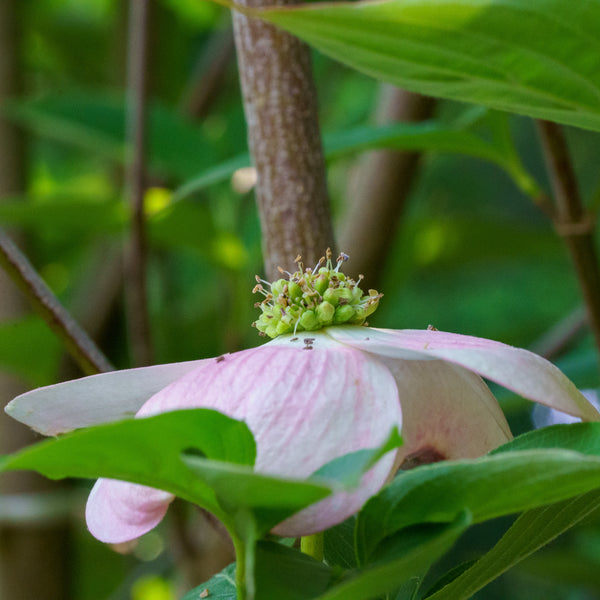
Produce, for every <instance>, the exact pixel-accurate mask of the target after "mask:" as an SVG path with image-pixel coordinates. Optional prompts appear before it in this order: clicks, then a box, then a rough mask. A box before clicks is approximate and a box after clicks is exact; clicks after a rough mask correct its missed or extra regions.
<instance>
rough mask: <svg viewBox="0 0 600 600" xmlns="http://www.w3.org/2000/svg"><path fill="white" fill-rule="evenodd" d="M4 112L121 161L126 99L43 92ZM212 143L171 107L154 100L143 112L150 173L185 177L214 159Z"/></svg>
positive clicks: (48, 134)
mask: <svg viewBox="0 0 600 600" xmlns="http://www.w3.org/2000/svg"><path fill="white" fill-rule="evenodd" d="M5 110H6V112H7V114H8V116H10V117H12V118H13V119H15V120H17V121H19V122H21V123H23V124H25V125H26V126H28V127H29V128H31V129H33V130H34V131H36V132H37V133H38V134H41V135H43V136H45V137H49V138H51V139H55V140H59V141H61V142H66V143H68V144H71V145H74V146H77V147H79V148H84V149H85V150H87V151H90V152H93V153H95V154H99V155H101V156H104V157H106V158H108V159H110V160H114V161H117V162H121V163H122V162H124V161H126V160H127V157H128V153H129V152H130V150H129V149H128V148H127V145H126V143H125V99H124V98H122V97H119V96H110V95H106V94H98V93H96V94H93V93H90V92H88V93H82V92H79V93H69V94H63V95H48V96H46V97H42V98H35V99H31V100H25V101H19V102H13V103H11V104H10V105H8V107H5ZM211 147H212V146H211V144H210V142H209V140H207V138H206V136H205V135H204V133H203V132H202V130H201V129H200V128H198V126H196V125H195V124H193V123H191V122H189V121H188V120H186V119H185V118H183V117H182V116H181V115H179V114H177V113H176V112H175V111H173V110H171V109H170V108H167V107H165V106H163V105H161V104H159V103H153V104H152V105H151V106H150V109H149V111H148V160H149V166H150V170H151V171H152V172H154V173H159V174H167V175H172V176H175V177H189V176H190V175H192V174H193V173H194V172H196V171H197V170H198V167H199V165H201V164H202V163H204V166H205V167H208V166H209V165H210V163H211V161H212V159H213V155H214V153H213V152H210V151H209V149H210V148H211Z"/></svg>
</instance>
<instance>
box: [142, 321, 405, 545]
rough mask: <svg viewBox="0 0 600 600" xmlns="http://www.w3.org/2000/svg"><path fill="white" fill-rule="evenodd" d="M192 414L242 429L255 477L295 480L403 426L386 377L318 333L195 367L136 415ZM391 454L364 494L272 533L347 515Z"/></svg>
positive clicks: (318, 508) (308, 529)
mask: <svg viewBox="0 0 600 600" xmlns="http://www.w3.org/2000/svg"><path fill="white" fill-rule="evenodd" d="M305 339H310V340H311V342H310V343H305V341H304V340H305ZM191 407H207V408H214V409H217V410H219V411H221V412H223V413H225V414H227V415H229V416H231V417H234V418H236V419H241V420H244V421H245V422H246V423H247V424H248V426H249V427H250V430H251V431H252V433H253V434H254V437H255V439H256V443H257V457H256V464H255V468H256V470H257V471H258V472H261V473H266V474H271V475H281V476H286V477H295V478H305V477H308V476H309V475H311V474H312V473H313V472H314V471H316V470H317V469H319V468H320V467H322V466H323V465H324V464H325V463H327V462H329V461H331V460H333V459H334V458H337V457H338V456H342V455H343V454H347V453H349V452H354V451H356V450H360V449H363V448H371V447H376V446H378V445H380V444H381V443H383V442H384V441H385V439H386V438H387V436H388V435H389V432H390V429H391V428H392V427H393V426H394V425H396V426H398V427H400V426H401V423H402V419H401V413H400V405H399V402H398V392H397V389H396V384H395V381H394V378H393V377H392V375H391V373H390V372H389V370H388V369H387V368H386V367H385V366H384V365H383V364H382V363H381V361H379V360H378V359H377V358H375V357H372V356H370V355H368V354H366V353H363V352H358V351H356V350H353V349H352V348H350V347H347V346H344V345H340V344H338V343H337V342H335V341H333V340H332V339H331V338H329V337H328V336H327V335H325V334H323V333H311V335H310V338H309V337H306V338H297V337H296V338H294V337H292V336H283V337H280V338H277V339H276V340H274V341H273V342H270V343H268V344H265V345H264V346H260V347H258V348H255V349H252V350H245V351H242V352H237V353H235V354H231V355H229V356H227V357H225V358H224V360H219V361H218V362H217V361H216V360H215V361H213V362H212V363H210V364H208V365H202V366H201V367H199V368H198V369H196V370H195V371H193V372H191V373H189V374H188V375H186V376H184V377H183V378H182V379H180V380H179V381H177V382H175V383H174V384H172V385H170V386H168V387H167V388H165V389H164V390H162V391H161V392H159V393H158V394H156V395H155V396H154V397H153V398H152V399H151V400H149V401H148V402H147V403H146V404H145V405H144V407H143V408H142V409H141V410H140V412H139V416H149V415H152V414H156V413H161V412H165V411H168V410H174V409H181V408H191ZM393 455H394V453H393V452H392V453H389V454H388V455H387V456H385V457H384V458H383V459H382V460H381V461H380V462H379V463H378V464H377V465H376V466H375V467H374V468H373V469H372V470H371V471H370V472H369V473H368V474H367V476H366V478H365V487H364V488H361V489H359V490H357V491H356V492H353V493H351V494H346V495H345V496H343V497H334V498H328V499H325V500H323V501H321V502H320V503H318V504H316V505H315V506H312V507H309V508H307V509H305V510H304V511H301V512H300V513H298V514H297V515H296V516H294V517H292V518H291V519H290V520H288V521H287V522H286V524H285V525H280V526H279V527H278V528H277V531H278V532H279V533H281V534H285V535H300V534H304V535H306V534H309V533H314V532H315V531H319V530H322V529H325V528H327V527H329V526H331V525H334V524H335V523H339V522H341V521H342V520H344V519H345V518H347V517H348V516H350V515H351V514H353V513H355V512H356V511H357V510H358V509H359V508H360V507H361V506H362V504H363V503H364V502H365V501H366V500H367V499H368V498H369V497H370V496H371V495H373V494H374V493H375V492H377V491H378V489H379V488H380V487H381V486H382V485H383V484H384V482H385V480H386V478H387V476H388V475H389V473H390V470H391V468H392V465H393V461H394V456H393Z"/></svg>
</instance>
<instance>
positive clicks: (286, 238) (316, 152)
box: [233, 0, 334, 277]
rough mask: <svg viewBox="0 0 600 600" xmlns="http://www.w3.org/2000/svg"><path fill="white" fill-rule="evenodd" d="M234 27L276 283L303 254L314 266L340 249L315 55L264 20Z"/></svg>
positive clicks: (240, 20)
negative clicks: (331, 249) (319, 107)
mask: <svg viewBox="0 0 600 600" xmlns="http://www.w3.org/2000/svg"><path fill="white" fill-rule="evenodd" d="M241 4H243V5H246V6H260V5H261V4H262V2H260V1H257V0H243V1H242V2H241ZM276 4H278V5H284V4H290V2H288V0H280V1H279V2H276ZM233 24H234V33H235V43H236V49H237V56H238V66H239V72H240V79H241V83H242V93H243V99H244V110H245V113H246V121H247V126H248V141H249V146H250V152H251V154H252V157H253V161H254V165H255V167H256V169H257V173H258V182H257V186H256V199H257V202H258V208H259V213H260V220H261V227H262V234H263V256H264V260H265V269H266V273H267V276H268V277H276V276H278V273H277V266H281V267H283V268H286V269H290V268H292V267H294V258H295V257H296V255H297V254H301V255H302V257H303V259H304V262H305V264H307V265H310V264H314V263H316V262H317V260H318V259H319V258H320V257H321V256H322V255H323V254H324V252H325V250H326V248H327V247H328V246H331V247H334V238H333V227H332V222H331V215H330V210H329V200H328V195H327V184H326V173H325V163H324V159H323V150H322V144H321V136H320V132H319V124H318V114H317V100H316V91H315V87H314V82H313V78H312V69H311V64H310V53H309V50H308V47H307V46H305V45H304V44H303V43H302V42H300V41H299V40H298V39H296V38H294V37H293V36H291V35H290V34H288V33H285V32H283V31H281V30H279V29H276V28H275V27H274V26H273V25H269V24H267V23H264V22H262V21H259V20H258V19H251V18H247V17H245V16H243V15H241V14H238V13H234V14H233Z"/></svg>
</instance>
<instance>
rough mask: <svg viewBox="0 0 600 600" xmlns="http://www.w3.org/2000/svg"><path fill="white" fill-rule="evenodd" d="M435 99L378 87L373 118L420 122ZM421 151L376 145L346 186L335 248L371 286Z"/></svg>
mask: <svg viewBox="0 0 600 600" xmlns="http://www.w3.org/2000/svg"><path fill="white" fill-rule="evenodd" d="M434 106H435V100H434V99H433V98H428V97H426V96H421V95H419V94H413V93H411V92H406V91H404V90H401V89H399V88H396V87H392V86H388V85H386V86H382V89H381V95H380V100H379V106H378V107H377V114H376V121H377V122H378V123H381V124H383V123H391V122H395V121H406V122H414V121H422V120H425V119H428V118H430V117H431V116H432V114H433V109H434ZM420 156H421V153H419V152H400V151H395V150H379V151H376V152H370V153H369V154H367V155H366V156H365V157H364V159H363V160H362V161H361V162H360V163H359V165H358V167H357V171H356V173H355V174H354V175H353V176H352V178H351V184H350V186H349V189H348V202H349V208H348V212H347V215H346V217H345V219H344V222H343V224H342V227H341V231H340V235H339V238H340V250H343V251H344V252H346V253H347V254H349V255H350V257H351V259H352V263H351V265H352V269H353V271H354V270H355V272H356V273H363V274H364V275H365V286H366V287H369V286H370V287H376V286H377V285H378V281H379V277H380V275H381V273H382V272H383V269H384V266H385V262H386V257H387V255H388V254H389V252H390V249H391V245H392V243H393V241H394V237H395V235H396V232H397V230H398V226H399V222H400V218H401V215H402V213H403V211H404V206H405V204H406V200H407V198H408V195H409V194H410V191H411V189H412V184H413V181H414V179H415V175H416V173H417V172H418V165H419V159H420Z"/></svg>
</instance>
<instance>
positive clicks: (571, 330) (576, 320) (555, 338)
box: [530, 305, 588, 360]
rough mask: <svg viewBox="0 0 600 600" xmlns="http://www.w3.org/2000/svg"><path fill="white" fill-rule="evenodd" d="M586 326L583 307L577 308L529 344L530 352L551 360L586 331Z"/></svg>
mask: <svg viewBox="0 0 600 600" xmlns="http://www.w3.org/2000/svg"><path fill="white" fill-rule="evenodd" d="M587 324H588V321H587V312H586V310H585V307H584V306H583V305H581V306H578V307H577V308H575V309H574V310H573V311H571V312H570V313H569V314H568V315H566V316H565V317H564V318H562V319H561V320H560V321H559V322H558V323H556V324H555V325H554V326H553V327H551V328H550V329H549V330H548V331H546V332H545V333H544V334H542V335H541V336H540V337H539V338H538V339H537V340H536V341H535V342H534V343H533V344H531V346H530V350H531V351H532V352H535V353H536V354H539V355H540V356H543V357H544V358H547V359H548V360H553V359H555V358H556V357H558V356H560V355H561V354H562V353H563V352H564V350H565V348H567V346H568V345H569V344H571V343H572V342H573V340H575V339H576V338H577V336H579V335H580V334H581V332H582V331H584V330H585V329H586V327H587Z"/></svg>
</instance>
